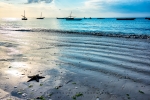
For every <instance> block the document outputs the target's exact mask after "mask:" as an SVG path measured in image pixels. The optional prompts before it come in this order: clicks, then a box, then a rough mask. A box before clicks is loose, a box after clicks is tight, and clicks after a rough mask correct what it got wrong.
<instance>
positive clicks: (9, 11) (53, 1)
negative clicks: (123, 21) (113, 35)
mask: <svg viewBox="0 0 150 100" xmlns="http://www.w3.org/2000/svg"><path fill="white" fill-rule="evenodd" d="M24 10H25V12H26V17H39V16H40V13H41V12H42V14H43V16H44V17H67V16H69V14H70V12H71V11H72V16H75V17H150V0H0V18H4V17H16V18H20V17H21V15H23V12H24Z"/></svg>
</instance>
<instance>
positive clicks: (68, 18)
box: [66, 12, 82, 21]
mask: <svg viewBox="0 0 150 100" xmlns="http://www.w3.org/2000/svg"><path fill="white" fill-rule="evenodd" d="M71 14H72V12H71V13H70V16H68V17H66V20H77V21H80V20H82V19H81V18H74V17H73V16H71Z"/></svg>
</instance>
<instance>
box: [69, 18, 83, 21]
mask: <svg viewBox="0 0 150 100" xmlns="http://www.w3.org/2000/svg"><path fill="white" fill-rule="evenodd" d="M66 20H67V21H80V20H82V19H79V18H78V19H75V18H66Z"/></svg>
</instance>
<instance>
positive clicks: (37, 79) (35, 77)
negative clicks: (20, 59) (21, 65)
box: [27, 74, 45, 82]
mask: <svg viewBox="0 0 150 100" xmlns="http://www.w3.org/2000/svg"><path fill="white" fill-rule="evenodd" d="M28 78H31V79H30V80H29V81H27V82H30V81H33V80H36V81H37V82H39V79H42V78H45V77H43V76H39V74H37V75H33V76H28Z"/></svg>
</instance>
